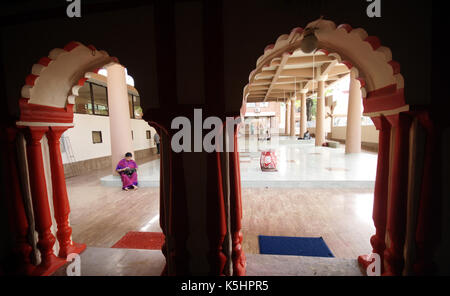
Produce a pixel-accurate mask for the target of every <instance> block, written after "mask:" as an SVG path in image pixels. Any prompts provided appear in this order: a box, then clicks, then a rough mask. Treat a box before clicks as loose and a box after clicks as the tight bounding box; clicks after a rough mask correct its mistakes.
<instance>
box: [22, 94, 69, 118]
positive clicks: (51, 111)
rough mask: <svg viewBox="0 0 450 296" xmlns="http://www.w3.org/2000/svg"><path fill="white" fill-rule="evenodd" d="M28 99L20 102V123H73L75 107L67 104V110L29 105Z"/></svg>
mask: <svg viewBox="0 0 450 296" xmlns="http://www.w3.org/2000/svg"><path fill="white" fill-rule="evenodd" d="M28 100H29V99H27V98H21V99H20V100H19V107H20V121H31V122H58V123H72V122H73V105H72V104H67V105H66V108H57V107H50V106H44V105H37V104H29V103H28Z"/></svg>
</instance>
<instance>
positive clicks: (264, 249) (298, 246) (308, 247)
mask: <svg viewBox="0 0 450 296" xmlns="http://www.w3.org/2000/svg"><path fill="white" fill-rule="evenodd" d="M258 238H259V252H260V254H267V255H293V256H314V257H334V255H333V253H331V251H330V249H329V248H328V246H327V244H326V243H325V241H324V240H323V238H322V237H288V236H265V235H259V236H258Z"/></svg>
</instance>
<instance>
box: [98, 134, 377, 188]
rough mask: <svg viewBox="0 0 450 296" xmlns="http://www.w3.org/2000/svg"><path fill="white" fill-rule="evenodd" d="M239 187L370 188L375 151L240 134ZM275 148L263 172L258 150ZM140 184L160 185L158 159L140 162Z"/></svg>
mask: <svg viewBox="0 0 450 296" xmlns="http://www.w3.org/2000/svg"><path fill="white" fill-rule="evenodd" d="M239 150H240V160H241V179H242V180H241V182H242V187H244V188H245V187H248V188H258V187H269V188H373V187H374V184H375V176H376V167H377V154H376V153H373V152H365V151H363V152H362V153H358V154H345V147H344V146H343V145H341V146H340V147H338V148H329V147H316V146H315V145H314V139H313V140H308V141H299V140H297V139H296V138H294V137H278V136H277V137H272V140H271V141H258V140H257V138H256V137H240V138H239ZM264 150H274V151H275V154H276V156H277V161H278V171H276V172H262V171H261V169H260V165H259V158H260V155H261V151H264ZM138 180H139V183H140V186H141V187H159V159H156V160H153V161H149V162H147V163H144V164H142V165H140V167H139V174H138ZM101 183H102V184H103V185H105V186H120V185H121V181H120V178H119V177H117V176H112V175H108V176H105V177H103V178H101Z"/></svg>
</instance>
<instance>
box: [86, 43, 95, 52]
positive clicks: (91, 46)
mask: <svg viewBox="0 0 450 296" xmlns="http://www.w3.org/2000/svg"><path fill="white" fill-rule="evenodd" d="M87 48H89V49H90V50H92V51H95V50H97V48H95V46H94V45H92V44H91V45H88V46H87Z"/></svg>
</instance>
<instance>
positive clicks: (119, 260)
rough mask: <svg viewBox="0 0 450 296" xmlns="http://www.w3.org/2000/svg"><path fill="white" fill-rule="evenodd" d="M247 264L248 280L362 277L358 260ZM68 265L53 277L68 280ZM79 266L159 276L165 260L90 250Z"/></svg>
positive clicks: (151, 253) (149, 254) (269, 259)
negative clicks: (294, 277)
mask: <svg viewBox="0 0 450 296" xmlns="http://www.w3.org/2000/svg"><path fill="white" fill-rule="evenodd" d="M246 263H247V266H246V275H248V276H361V275H362V272H361V270H360V269H359V266H358V262H357V260H356V259H341V258H318V257H303V256H276V255H259V254H247V255H246ZM68 264H69V263H68ZM68 264H66V265H65V266H63V267H62V268H60V269H59V270H57V271H56V272H55V273H54V274H53V276H66V275H67V267H68ZM80 264H81V265H80V275H81V276H159V275H160V274H161V271H162V270H163V268H164V265H165V258H164V255H163V254H162V253H161V252H160V251H156V250H133V249H111V248H96V247H88V248H87V249H86V250H85V251H84V252H83V253H82V254H81V256H80Z"/></svg>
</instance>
